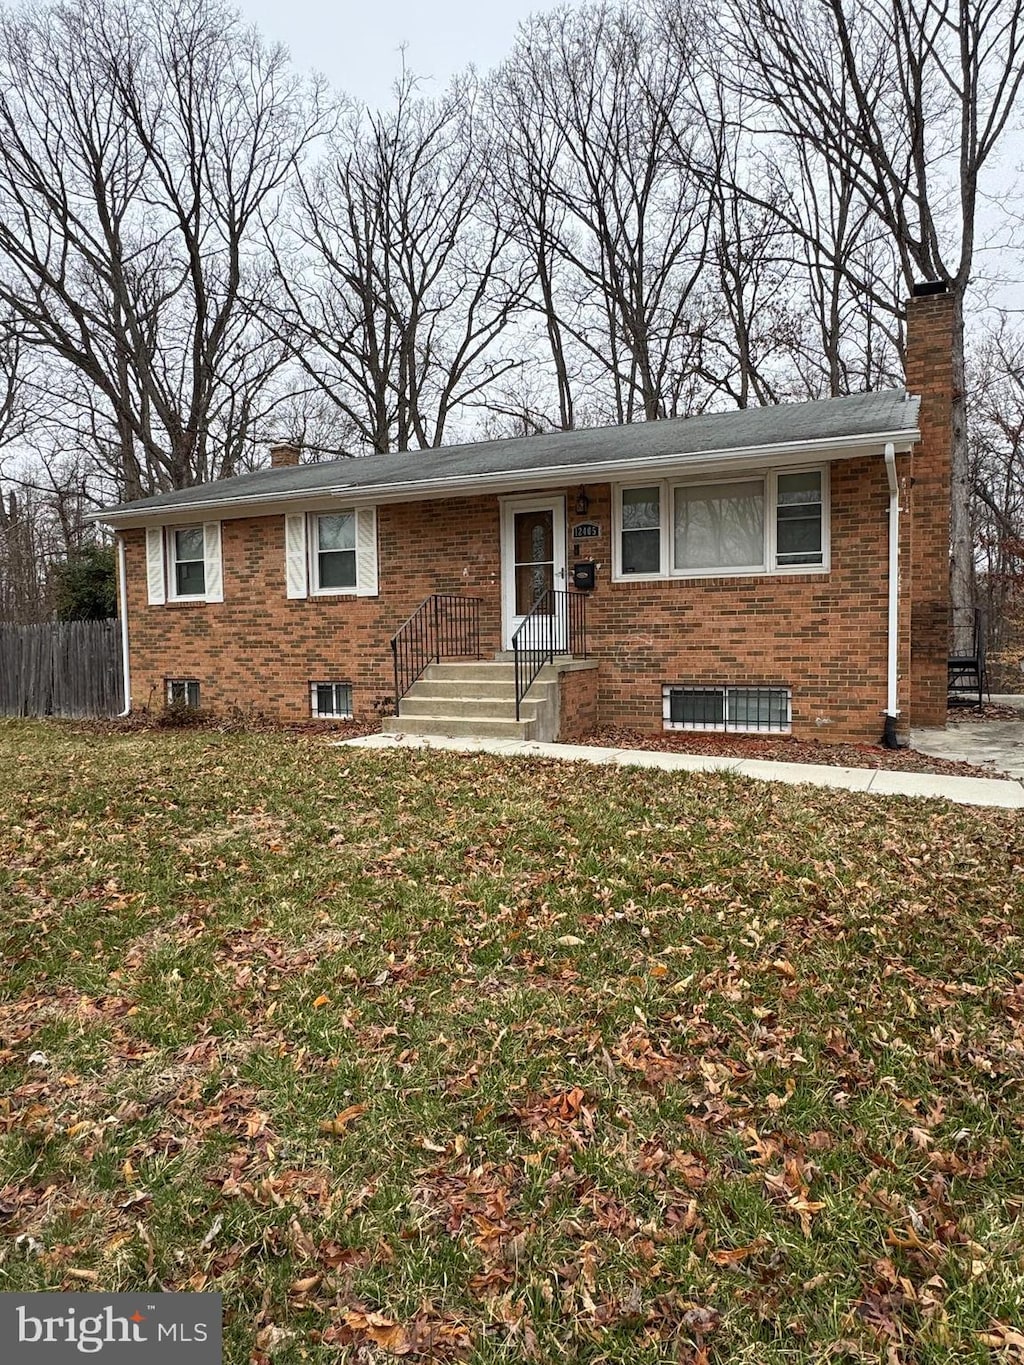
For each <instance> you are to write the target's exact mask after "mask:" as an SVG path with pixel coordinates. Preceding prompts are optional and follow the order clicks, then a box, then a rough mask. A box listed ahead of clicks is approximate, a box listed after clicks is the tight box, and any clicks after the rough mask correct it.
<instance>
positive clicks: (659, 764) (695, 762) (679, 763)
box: [610, 749, 740, 773]
mask: <svg viewBox="0 0 1024 1365" xmlns="http://www.w3.org/2000/svg"><path fill="white" fill-rule="evenodd" d="M610 762H612V763H616V764H618V766H619V767H620V768H663V769H665V770H666V771H667V772H681V773H733V772H736V771H737V770H738V769H739V765H740V760H739V759H738V758H726V757H725V756H724V755H723V754H677V753H671V754H669V753H659V752H658V751H657V750H656V749H618V750H616V751H615V756H614V758H612V759H611V760H610Z"/></svg>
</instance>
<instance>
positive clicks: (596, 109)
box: [492, 4, 711, 425]
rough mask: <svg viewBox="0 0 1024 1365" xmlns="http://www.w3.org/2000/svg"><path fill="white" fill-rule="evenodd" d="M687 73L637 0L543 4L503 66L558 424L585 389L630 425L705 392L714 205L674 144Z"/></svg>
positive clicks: (499, 102) (502, 107)
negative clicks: (697, 378) (697, 372)
mask: <svg viewBox="0 0 1024 1365" xmlns="http://www.w3.org/2000/svg"><path fill="white" fill-rule="evenodd" d="M686 79H687V78H686V75H685V72H684V68H683V67H682V66H681V65H680V63H679V61H678V59H677V54H676V53H675V52H672V51H669V50H668V49H667V48H666V46H665V45H664V44H660V43H659V42H657V41H656V40H655V35H654V34H653V33H652V31H651V28H650V25H649V24H648V22H647V18H646V16H645V13H644V12H643V11H642V10H641V9H639V8H634V7H630V6H622V7H619V8H614V9H613V8H610V7H608V6H606V5H603V4H602V5H592V6H588V7H586V8H583V9H580V10H559V11H555V12H554V13H552V14H548V15H540V16H536V17H534V18H533V19H532V20H531V21H530V22H529V24H528V25H527V26H526V27H525V28H524V29H523V30H522V32H521V33H520V36H519V40H518V42H517V44H516V48H515V50H514V52H513V54H512V56H511V57H510V59H509V61H508V62H507V63H506V64H505V66H504V67H503V68H502V69H501V71H500V72H499V73H498V76H497V79H496V87H495V90H494V92H493V95H492V103H493V107H494V108H495V110H496V111H497V116H498V118H499V119H500V120H501V121H502V124H503V126H506V127H507V128H508V140H507V142H506V157H505V164H504V166H503V182H504V189H505V193H506V194H507V195H508V196H509V198H510V199H511V201H512V202H514V203H515V204H516V206H517V209H518V219H517V221H518V224H519V231H520V233H521V239H522V241H523V242H524V245H526V246H527V247H528V249H529V250H530V251H531V252H532V254H533V258H534V261H535V266H536V272H537V279H538V282H539V293H538V296H537V299H536V307H537V308H538V310H539V311H540V312H541V315H542V317H543V318H544V324H545V330H546V335H547V341H548V345H549V347H550V351H551V354H552V358H553V360H554V368H555V378H556V385H557V390H558V415H559V422H560V424H561V425H567V424H569V423H571V422H573V421H574V420H575V413H574V404H576V405H578V402H579V399H578V397H576V398H574V397H573V389H575V391H576V393H577V394H579V393H582V392H585V391H587V390H589V393H588V397H589V398H590V400H591V403H592V404H593V403H594V402H595V401H596V402H597V403H598V404H600V405H601V406H603V407H604V409H605V417H606V420H607V418H611V419H613V420H615V421H619V422H628V421H633V420H635V419H637V418H653V417H662V416H665V415H668V414H673V413H677V412H680V411H686V410H688V409H689V407H690V406H691V404H692V402H693V398H694V386H693V384H692V379H693V371H694V357H695V355H696V353H697V350H698V346H699V338H700V334H701V319H702V316H703V310H704V308H705V307H706V300H705V299H704V298H703V297H702V282H703V271H704V267H705V263H706V259H707V250H708V242H709V237H710V231H711V215H710V212H709V205H708V202H707V199H706V196H705V195H704V194H703V193H702V191H701V187H700V185H699V184H697V183H696V182H695V181H694V180H693V179H692V178H690V177H688V176H687V175H685V174H683V173H681V172H680V170H679V168H678V165H677V164H676V163H675V162H674V160H673V157H672V154H671V153H672V148H673V145H674V138H675V137H676V136H678V130H679V126H680V122H681V120H682V119H683V118H684V101H683V96H684V93H685V87H686ZM692 132H693V134H694V136H699V135H700V129H699V128H698V127H696V126H695V127H694V128H693V129H692ZM570 341H571V350H572V352H573V353H574V357H576V358H578V359H574V360H570V359H569V358H568V354H569V350H570V345H569V343H570ZM599 395H600V396H599Z"/></svg>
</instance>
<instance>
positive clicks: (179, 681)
mask: <svg viewBox="0 0 1024 1365" xmlns="http://www.w3.org/2000/svg"><path fill="white" fill-rule="evenodd" d="M166 681H167V705H168V706H175V705H180V704H181V703H176V702H175V700H174V689H175V688H176V687H184V689H185V702H184V705H185V706H187V707H188V708H189V709H190V710H196V711H198V709H199V702H200V698H201V696H202V691H201V689H200V686H199V679H198V678H168V679H167V680H166ZM193 687H194V688H195V690H196V699H195V701H194V702H193V701H189V699H188V694H189V692H190V690H191V689H192V688H193Z"/></svg>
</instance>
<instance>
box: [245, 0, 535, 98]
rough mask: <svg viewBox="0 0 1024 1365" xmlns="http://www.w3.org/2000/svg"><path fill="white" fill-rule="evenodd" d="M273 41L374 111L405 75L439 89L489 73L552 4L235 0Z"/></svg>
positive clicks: (526, 0)
mask: <svg viewBox="0 0 1024 1365" xmlns="http://www.w3.org/2000/svg"><path fill="white" fill-rule="evenodd" d="M236 3H237V4H238V7H239V9H240V10H241V12H242V13H243V15H245V16H246V18H248V19H250V20H251V21H252V22H253V23H254V24H255V25H256V26H257V28H259V29H260V30H261V32H262V33H263V34H264V35H265V36H266V37H267V38H269V39H272V40H273V41H276V42H282V43H284V44H285V46H286V47H288V48H290V50H291V54H292V58H293V60H294V62H295V65H296V66H297V67H299V68H300V69H302V70H308V69H310V68H315V69H316V70H318V71H322V72H323V73H324V75H325V76H327V77H328V78H329V79H330V81H331V82H332V84H334V85H336V86H338V87H340V88H341V89H342V90H344V91H346V92H347V93H348V94H350V95H354V96H355V97H356V98H357V99H360V100H363V101H365V102H366V103H367V104H371V105H382V104H387V103H388V102H389V100H390V93H391V86H392V85H393V83H394V81H395V79H396V77H397V76H398V74H399V72H400V70H401V62H402V57H401V51H400V49H401V46H402V44H403V43H404V44H405V47H406V56H405V61H406V66H407V67H408V68H409V69H410V70H411V71H413V72H414V73H415V74H416V75H417V76H420V77H423V78H432V79H431V82H430V84H429V85H425V86H424V89H425V90H426V91H430V90H440V89H441V88H442V87H443V86H444V85H445V83H446V82H447V80H448V78H449V77H450V76H453V75H454V74H455V73H456V72H457V71H461V70H462V69H463V68H464V67H466V66H468V65H469V64H470V63H473V64H474V65H475V66H476V67H477V68H478V69H479V70H481V71H486V70H487V69H488V68H489V67H491V66H495V65H496V64H497V63H498V62H500V61H501V60H502V59H503V58H504V57H505V55H506V54H507V53H508V51H509V49H510V48H511V46H512V41H513V39H514V37H515V32H516V28H517V26H518V25H519V23H520V21H521V20H523V19H525V18H526V17H527V16H528V15H530V14H532V13H534V12H536V11H539V10H549V9H554V8H555V0H499V2H498V3H497V4H494V3H488V0H427V3H424V2H423V0H419V3H417V0H362V2H361V3H359V4H354V3H353V0H340V3H339V2H338V0H334V3H331V0H284V3H281V0H236Z"/></svg>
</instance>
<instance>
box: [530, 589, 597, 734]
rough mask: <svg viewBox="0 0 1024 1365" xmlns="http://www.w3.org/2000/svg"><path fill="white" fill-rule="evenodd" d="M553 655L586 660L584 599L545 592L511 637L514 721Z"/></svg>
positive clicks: (558, 592)
mask: <svg viewBox="0 0 1024 1365" xmlns="http://www.w3.org/2000/svg"><path fill="white" fill-rule="evenodd" d="M556 654H571V655H572V656H573V658H576V659H585V658H586V657H587V596H586V593H582V592H562V591H559V590H557V589H555V588H548V589H546V590H545V591H544V592H543V593H541V595H540V597H538V599H537V601H536V602H535V603H534V604H533V606H532V607H531V608H530V611H529V613H528V614H527V615H526V617H525V618H524V619H523V623H522V625H521V626H520V627H519V629H518V630H517V631H516V632H515V634H514V635H513V636H512V656H513V659H514V660H515V668H516V720H518V719H519V708H520V705H521V704H522V700H523V698H524V697H525V696H526V694H527V692H529V690H530V688H531V687H532V686H533V684H534V683H535V682H536V680H537V674H538V673H539V672H540V671H541V669H542V668H543V667H544V665H545V664H549V663H551V662H552V661H553V660H554V657H555V655H556Z"/></svg>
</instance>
